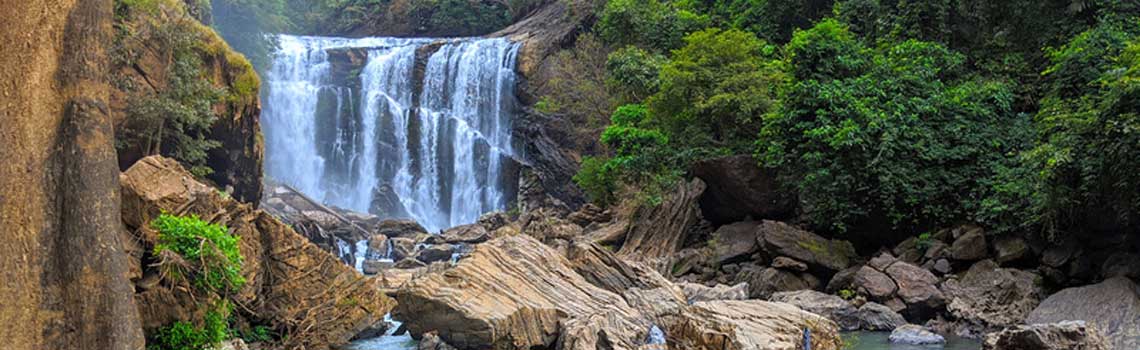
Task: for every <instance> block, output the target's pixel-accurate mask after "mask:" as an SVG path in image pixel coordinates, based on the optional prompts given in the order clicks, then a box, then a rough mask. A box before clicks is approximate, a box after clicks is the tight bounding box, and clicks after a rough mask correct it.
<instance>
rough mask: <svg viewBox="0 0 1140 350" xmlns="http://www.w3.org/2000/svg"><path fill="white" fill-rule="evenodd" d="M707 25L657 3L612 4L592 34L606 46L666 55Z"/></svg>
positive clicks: (625, 0) (620, 0) (629, 0)
mask: <svg viewBox="0 0 1140 350" xmlns="http://www.w3.org/2000/svg"><path fill="white" fill-rule="evenodd" d="M707 25H708V18H707V17H706V16H701V15H698V14H695V13H693V12H690V11H687V10H683V9H676V8H673V7H672V6H670V4H668V3H663V2H660V1H658V0H611V1H609V2H608V3H606V7H605V9H603V10H602V13H601V14H600V15H599V16H598V22H597V24H595V27H594V31H595V32H596V33H598V36H599V37H600V38H602V40H604V41H605V42H606V43H609V44H614V45H617V46H627V45H634V46H638V47H641V48H645V49H649V50H656V51H662V52H667V51H669V50H672V49H675V48H677V47H680V46H681V45H683V44H684V42H683V40H682V38H684V37H685V35H686V34H688V33H691V32H693V31H695V30H699V29H701V28H704V27H706V26H707Z"/></svg>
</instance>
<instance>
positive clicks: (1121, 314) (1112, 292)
mask: <svg viewBox="0 0 1140 350" xmlns="http://www.w3.org/2000/svg"><path fill="white" fill-rule="evenodd" d="M1061 321H1085V322H1087V323H1088V324H1090V325H1093V326H1095V327H1097V328H1098V329H1099V330H1100V331H1101V332H1103V334H1104V335H1105V336H1106V337H1107V338H1108V342H1109V343H1110V345H1111V346H1112V348H1113V349H1118V350H1119V349H1140V287H1137V285H1136V283H1135V282H1132V281H1131V280H1129V279H1127V278H1124V277H1116V278H1112V279H1109V280H1106V281H1104V282H1101V283H1098V284H1094V285H1088V286H1084V287H1074V288H1068V289H1064V290H1062V291H1060V292H1057V293H1056V294H1053V295H1051V296H1049V297H1048V298H1046V299H1045V300H1044V301H1042V302H1041V304H1040V305H1038V306H1037V308H1036V309H1034V310H1033V311H1032V312H1030V313H1029V315H1028V316H1027V317H1026V322H1027V323H1030V324H1036V323H1055V322H1061Z"/></svg>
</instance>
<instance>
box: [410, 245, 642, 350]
mask: <svg viewBox="0 0 1140 350" xmlns="http://www.w3.org/2000/svg"><path fill="white" fill-rule="evenodd" d="M397 299H399V300H400V303H399V305H398V306H397V307H396V310H395V314H394V317H395V318H398V319H401V320H405V323H404V324H405V326H407V328H408V330H409V331H411V332H412V334H422V333H424V332H427V331H431V330H435V331H438V332H439V336H440V338H442V339H443V340H444V341H445V342H447V343H448V344H451V345H454V346H456V347H458V348H463V349H471V348H495V349H530V348H535V347H541V348H547V347H554V346H556V341H558V340H559V335H560V333H562V332H564V331H568V330H566V329H563V328H566V327H568V325H567V324H568V322H569V321H571V320H573V319H585V318H590V317H593V316H597V317H604V318H612V319H613V324H614V325H616V326H620V327H616V328H609V329H601V330H598V331H602V332H604V334H605V335H606V337H605V339H607V341H609V342H610V344H612V345H613V346H615V347H619V346H620V347H622V348H627V349H632V348H633V347H635V344H636V343H637V342H638V341H639V340H640V339H642V337H644V336H645V333H644V332H646V331H647V330H648V327H649V323H650V322H649V321H648V320H647V319H645V318H644V316H643V315H641V313H640V312H639V311H637V310H634V309H633V308H631V307H630V306H629V305H628V304H627V303H626V301H625V300H624V299H623V298H622V297H621V296H619V295H617V294H615V293H613V292H610V291H607V290H605V289H602V288H598V287H596V286H594V285H593V284H591V283H590V282H589V281H587V280H586V279H585V278H583V277H582V276H581V275H579V274H578V273H577V272H575V271H574V269H573V268H571V263H570V261H568V260H566V258H564V257H563V256H562V255H561V254H558V253H557V252H555V251H554V250H552V249H551V248H550V247H548V246H546V245H544V244H542V243H541V242H539V241H537V240H535V239H534V238H531V237H530V236H525V235H520V236H512V237H503V238H496V239H493V240H491V241H488V242H487V243H483V244H480V245H478V246H477V247H476V248H475V251H474V252H473V253H472V254H471V255H470V256H469V257H467V258H465V259H463V260H461V261H460V263H458V264H457V265H456V266H454V267H452V268H450V269H446V270H443V271H440V272H437V273H428V274H425V275H423V276H420V277H418V278H415V279H413V280H411V281H409V282H407V283H406V284H404V286H403V287H402V288H400V290H399V291H398V296H397ZM588 325H589V323H588V322H583V324H582V327H587V326H588ZM633 326H637V327H636V328H638V329H641V328H642V327H644V330H641V331H640V333H639V332H634V331H630V329H631V328H632V327H633ZM575 329H577V330H578V331H583V328H575ZM583 332H584V331H583ZM586 333H588V332H586ZM593 334H595V336H596V335H597V334H598V333H597V332H595V333H593ZM577 345H578V346H582V347H583V348H585V347H588V346H590V345H594V346H596V345H595V344H580V343H579V344H577ZM589 348H590V349H593V347H589Z"/></svg>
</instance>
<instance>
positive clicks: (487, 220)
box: [475, 211, 511, 232]
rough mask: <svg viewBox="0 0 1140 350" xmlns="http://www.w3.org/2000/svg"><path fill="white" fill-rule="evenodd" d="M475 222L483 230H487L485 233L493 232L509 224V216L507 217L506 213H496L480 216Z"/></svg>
mask: <svg viewBox="0 0 1140 350" xmlns="http://www.w3.org/2000/svg"><path fill="white" fill-rule="evenodd" d="M475 222H476V223H478V224H480V225H483V228H485V229H487V231H492V232H494V231H495V230H498V229H499V228H501V227H503V226H507V225H509V224H510V223H511V216H510V215H507V213H504V212H501V211H496V212H490V213H486V214H483V215H480V216H479V219H478V220H476V221H475Z"/></svg>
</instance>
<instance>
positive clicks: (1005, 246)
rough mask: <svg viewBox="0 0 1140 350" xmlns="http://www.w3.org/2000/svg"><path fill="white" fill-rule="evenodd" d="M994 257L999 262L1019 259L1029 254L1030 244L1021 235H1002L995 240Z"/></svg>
mask: <svg viewBox="0 0 1140 350" xmlns="http://www.w3.org/2000/svg"><path fill="white" fill-rule="evenodd" d="M994 253H995V254H996V255H995V256H994V259H995V260H997V263H998V264H1003V265H1004V264H1005V263H1008V262H1013V261H1018V260H1021V259H1024V258H1025V257H1027V256H1028V255H1029V245H1028V244H1026V243H1025V240H1024V239H1022V238H1021V237H1009V236H1006V237H1001V238H998V239H997V240H995V241H994Z"/></svg>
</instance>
